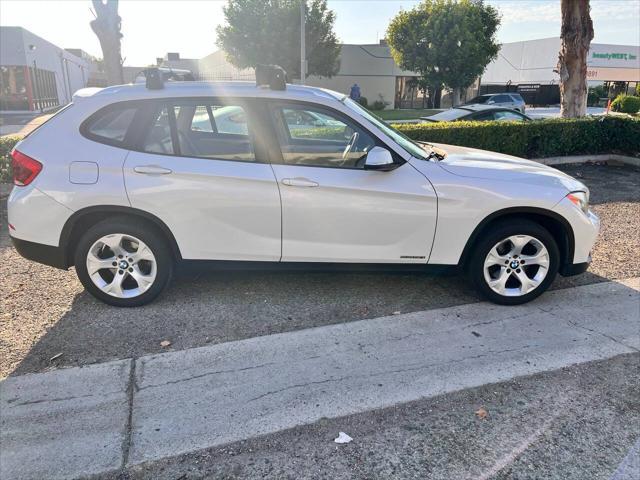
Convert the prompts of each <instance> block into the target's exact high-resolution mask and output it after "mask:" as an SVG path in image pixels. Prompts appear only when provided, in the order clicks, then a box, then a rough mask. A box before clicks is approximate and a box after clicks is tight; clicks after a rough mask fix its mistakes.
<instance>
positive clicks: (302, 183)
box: [282, 177, 319, 187]
mask: <svg viewBox="0 0 640 480" xmlns="http://www.w3.org/2000/svg"><path fill="white" fill-rule="evenodd" d="M282 184H283V185H288V186H289V187H317V186H318V185H319V183H318V182H314V181H313V180H309V179H308V178H300V177H296V178H283V179H282Z"/></svg>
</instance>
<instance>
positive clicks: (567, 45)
mask: <svg viewBox="0 0 640 480" xmlns="http://www.w3.org/2000/svg"><path fill="white" fill-rule="evenodd" d="M560 8H561V12H562V28H561V31H560V40H561V46H560V54H559V56H558V67H557V71H558V73H559V74H560V116H562V117H564V118H576V117H582V116H584V115H586V113H587V54H588V53H589V45H590V44H591V40H592V39H593V22H592V21H591V15H590V10H591V8H590V7H589V0H562V1H561V6H560Z"/></svg>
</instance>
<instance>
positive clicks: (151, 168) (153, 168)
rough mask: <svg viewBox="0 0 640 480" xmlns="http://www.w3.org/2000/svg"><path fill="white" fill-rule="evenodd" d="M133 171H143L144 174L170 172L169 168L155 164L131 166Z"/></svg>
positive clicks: (164, 173)
mask: <svg viewBox="0 0 640 480" xmlns="http://www.w3.org/2000/svg"><path fill="white" fill-rule="evenodd" d="M133 171H134V172H136V173H144V174H146V175H166V174H167V173H171V172H172V170H171V169H169V168H164V167H159V166H157V165H138V166H137V167H134V168H133Z"/></svg>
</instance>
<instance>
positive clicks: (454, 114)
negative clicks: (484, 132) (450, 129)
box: [420, 105, 532, 122]
mask: <svg viewBox="0 0 640 480" xmlns="http://www.w3.org/2000/svg"><path fill="white" fill-rule="evenodd" d="M420 119H421V120H425V121H428V122H457V121H462V120H464V121H474V122H482V121H484V122H488V121H498V122H528V121H530V120H532V119H531V117H528V116H526V115H525V114H523V113H520V112H518V111H516V110H512V109H510V108H503V107H493V106H488V105H465V106H461V107H455V108H450V109H449V110H445V111H443V112H440V113H436V114H435V115H431V116H430V117H420Z"/></svg>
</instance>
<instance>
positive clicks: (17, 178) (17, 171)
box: [11, 148, 42, 187]
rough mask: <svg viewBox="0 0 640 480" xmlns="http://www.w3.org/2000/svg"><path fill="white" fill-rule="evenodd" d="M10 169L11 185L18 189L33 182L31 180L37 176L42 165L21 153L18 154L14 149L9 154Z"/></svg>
mask: <svg viewBox="0 0 640 480" xmlns="http://www.w3.org/2000/svg"><path fill="white" fill-rule="evenodd" d="M11 158H12V161H11V169H12V170H13V184H14V185H17V186H19V187H24V186H25V185H29V184H30V183H31V182H33V179H34V178H36V177H37V176H38V174H39V173H40V171H41V170H42V164H41V163H40V162H39V161H37V160H34V159H33V158H31V157H28V156H27V155H25V154H24V153H22V152H19V151H18V150H16V149H15V148H14V149H13V151H12V152H11Z"/></svg>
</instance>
